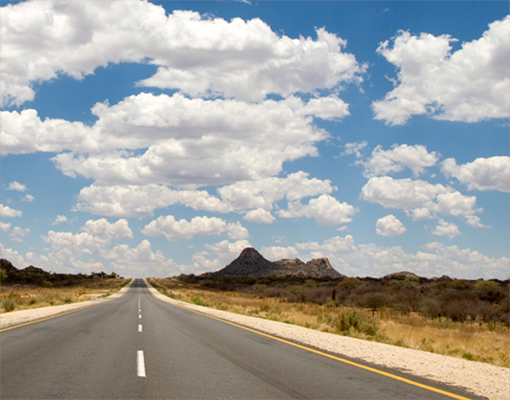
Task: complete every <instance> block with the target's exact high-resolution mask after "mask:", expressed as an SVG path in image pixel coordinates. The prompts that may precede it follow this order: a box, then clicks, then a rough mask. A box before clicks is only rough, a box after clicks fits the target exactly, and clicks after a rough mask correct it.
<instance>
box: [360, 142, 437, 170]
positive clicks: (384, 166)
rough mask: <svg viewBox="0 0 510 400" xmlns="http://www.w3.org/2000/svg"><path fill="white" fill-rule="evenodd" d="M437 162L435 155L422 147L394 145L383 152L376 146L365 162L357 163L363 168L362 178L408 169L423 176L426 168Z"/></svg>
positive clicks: (380, 147)
mask: <svg viewBox="0 0 510 400" xmlns="http://www.w3.org/2000/svg"><path fill="white" fill-rule="evenodd" d="M437 161H438V157H437V155H436V153H435V152H434V151H433V152H431V153H429V152H428V151H427V148H426V147H425V146H422V145H415V146H409V145H407V144H402V145H400V146H399V145H397V144H394V145H393V146H392V149H391V150H383V149H382V146H381V145H379V146H377V147H376V148H375V149H374V150H373V151H372V157H370V158H369V159H368V160H367V161H364V162H363V161H358V163H359V164H361V165H363V166H364V167H365V172H364V174H363V175H364V176H366V177H367V178H371V177H373V176H380V175H387V174H388V173H391V172H400V171H402V170H403V169H404V168H409V169H410V170H411V171H413V174H414V175H415V176H419V175H421V174H423V172H424V170H425V168H426V167H432V166H433V165H435V164H436V163H437Z"/></svg>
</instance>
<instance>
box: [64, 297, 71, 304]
mask: <svg viewBox="0 0 510 400" xmlns="http://www.w3.org/2000/svg"><path fill="white" fill-rule="evenodd" d="M63 302H64V304H70V303H72V302H73V299H72V298H71V297H65V298H64V300H63Z"/></svg>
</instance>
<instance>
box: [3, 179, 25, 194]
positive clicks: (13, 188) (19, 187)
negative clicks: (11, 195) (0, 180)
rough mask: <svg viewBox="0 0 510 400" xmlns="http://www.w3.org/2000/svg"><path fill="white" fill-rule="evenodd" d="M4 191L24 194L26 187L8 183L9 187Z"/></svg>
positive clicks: (20, 184)
mask: <svg viewBox="0 0 510 400" xmlns="http://www.w3.org/2000/svg"><path fill="white" fill-rule="evenodd" d="M6 190H16V191H18V192H24V191H25V190H27V187H26V186H25V185H23V184H22V183H19V182H16V181H13V182H11V183H9V186H8V187H7V189H6Z"/></svg>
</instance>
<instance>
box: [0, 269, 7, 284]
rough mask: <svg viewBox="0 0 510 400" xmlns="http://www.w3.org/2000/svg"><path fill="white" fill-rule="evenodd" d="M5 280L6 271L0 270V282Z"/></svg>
mask: <svg viewBox="0 0 510 400" xmlns="http://www.w3.org/2000/svg"><path fill="white" fill-rule="evenodd" d="M6 279H7V271H6V270H5V269H1V268H0V281H5V280H6Z"/></svg>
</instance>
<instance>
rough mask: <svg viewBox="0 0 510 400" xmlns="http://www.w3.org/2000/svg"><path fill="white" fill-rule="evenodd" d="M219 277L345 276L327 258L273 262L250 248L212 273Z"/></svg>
mask: <svg viewBox="0 0 510 400" xmlns="http://www.w3.org/2000/svg"><path fill="white" fill-rule="evenodd" d="M213 275H219V276H228V275H230V276H234V275H235V276H249V275H253V276H289V275H291V276H304V277H309V278H323V277H326V276H330V277H331V278H340V277H343V276H345V275H342V274H340V273H339V272H338V271H336V270H335V269H334V268H333V267H332V266H331V264H330V263H329V260H328V259H327V258H316V259H314V260H311V261H308V262H307V263H304V262H303V261H301V260H300V259H299V258H296V259H294V260H290V259H283V260H279V261H275V262H271V261H269V260H266V259H265V258H264V257H263V256H262V255H261V254H260V253H259V252H258V251H257V250H255V249H254V248H252V247H249V248H246V249H244V250H243V251H242V252H241V254H240V255H239V257H238V258H236V259H235V260H234V261H232V262H231V263H230V264H229V265H227V266H226V267H225V268H223V269H221V270H219V271H217V272H214V273H213Z"/></svg>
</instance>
